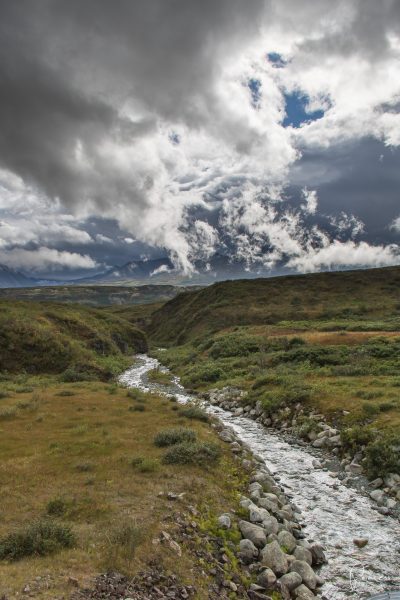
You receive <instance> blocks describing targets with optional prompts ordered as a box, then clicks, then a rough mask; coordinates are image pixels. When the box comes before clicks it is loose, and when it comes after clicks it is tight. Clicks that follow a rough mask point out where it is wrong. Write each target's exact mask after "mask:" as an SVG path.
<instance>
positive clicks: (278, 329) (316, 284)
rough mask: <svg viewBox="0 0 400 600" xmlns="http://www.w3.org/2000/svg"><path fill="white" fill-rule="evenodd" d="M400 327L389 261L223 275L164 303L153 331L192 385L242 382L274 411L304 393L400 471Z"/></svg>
mask: <svg viewBox="0 0 400 600" xmlns="http://www.w3.org/2000/svg"><path fill="white" fill-rule="evenodd" d="M399 329H400V269H399V268H389V269H376V270H370V271H356V272H346V273H323V274H316V275H305V276H298V277H281V278H273V279H261V280H252V281H233V282H225V283H218V284H216V285H214V286H212V287H211V288H207V289H204V290H201V291H199V292H196V293H194V294H191V295H185V294H182V295H181V296H179V297H177V298H175V299H174V300H172V301H170V302H168V303H167V304H165V305H164V306H163V307H162V308H160V309H159V310H158V311H156V312H155V314H154V316H153V319H152V321H151V324H150V327H149V333H150V339H151V341H152V344H153V346H154V348H156V347H158V346H160V345H164V346H167V351H163V352H159V351H157V350H156V349H154V350H153V353H154V354H155V355H158V356H159V358H160V360H161V361H162V362H163V364H165V365H167V366H169V367H170V368H171V369H172V370H173V372H174V373H177V374H179V375H180V376H181V377H182V382H183V384H184V385H185V386H187V387H188V388H190V389H194V390H204V389H209V388H213V387H224V386H226V385H235V386H238V387H240V388H242V389H245V390H246V391H247V392H248V397H247V400H246V402H250V403H252V402H253V403H255V402H256V401H257V400H260V401H261V402H262V404H263V406H264V407H265V408H266V409H267V410H269V411H270V412H271V414H272V413H273V412H274V411H276V410H279V409H280V408H283V407H284V406H288V405H289V406H290V405H293V404H295V403H297V402H301V403H303V404H304V405H305V406H306V407H308V408H309V409H316V410H317V411H319V412H322V413H324V414H326V415H328V416H329V418H330V420H331V421H332V422H333V423H335V424H336V425H339V426H341V427H342V428H343V429H345V430H347V438H346V439H345V442H346V444H347V446H348V447H351V448H352V449H353V450H354V449H356V448H357V446H361V445H363V444H370V445H371V453H373V454H374V456H375V457H376V456H378V458H377V459H376V458H375V463H376V461H378V462H379V461H380V468H381V469H382V470H392V471H393V470H395V471H397V472H400V457H399V453H398V450H397V452H396V451H395V452H394V453H393V452H392V450H391V449H392V448H395V447H397V448H399V447H400V331H399ZM376 432H379V436H380V440H378V436H377V433H376ZM379 444H380V445H379ZM379 456H380V457H381V458H379ZM375 466H376V465H375ZM375 466H374V465H372V466H371V472H372V473H373V472H374V470H375Z"/></svg>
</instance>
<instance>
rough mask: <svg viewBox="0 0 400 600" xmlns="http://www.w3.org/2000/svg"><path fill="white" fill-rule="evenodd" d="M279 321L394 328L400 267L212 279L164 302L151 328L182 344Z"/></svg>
mask: <svg viewBox="0 0 400 600" xmlns="http://www.w3.org/2000/svg"><path fill="white" fill-rule="evenodd" d="M310 321H312V324H311V323H310ZM282 322H283V323H284V325H285V327H286V328H291V329H294V330H296V329H298V328H299V329H307V328H311V329H320V330H335V329H352V330H354V328H356V329H357V330H360V331H363V330H370V329H374V328H375V329H376V328H377V329H378V330H381V329H385V330H394V331H395V330H398V329H400V268H399V267H393V268H392V267H390V268H385V269H371V270H367V271H347V272H340V273H318V274H311V275H296V276H288V277H273V278H270V279H253V280H238V281H225V282H221V283H216V284H215V285H213V286H211V287H209V288H204V289H202V290H200V291H197V292H194V293H183V294H180V295H179V296H178V297H176V298H174V299H173V300H170V301H169V302H167V303H166V304H165V305H164V306H163V307H162V308H161V309H160V310H158V311H156V313H155V314H154V316H153V319H152V323H151V326H150V328H149V332H150V334H151V336H152V337H153V339H154V340H157V342H162V343H167V344H181V343H184V342H185V341H188V340H193V338H195V337H197V336H200V337H201V336H203V335H204V334H206V333H210V332H213V331H214V332H216V331H219V330H221V329H224V328H226V327H232V326H234V325H239V326H243V325H266V324H269V325H276V324H278V323H281V324H282Z"/></svg>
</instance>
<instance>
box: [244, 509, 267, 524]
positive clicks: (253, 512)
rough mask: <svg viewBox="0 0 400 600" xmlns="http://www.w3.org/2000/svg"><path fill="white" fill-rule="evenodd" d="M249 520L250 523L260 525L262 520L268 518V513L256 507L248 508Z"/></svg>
mask: <svg viewBox="0 0 400 600" xmlns="http://www.w3.org/2000/svg"><path fill="white" fill-rule="evenodd" d="M249 509H250V512H249V519H250V521H251V522H252V523H262V522H263V521H264V519H268V518H269V516H270V515H269V512H268V511H267V510H265V508H258V506H255V505H253V506H250V507H249Z"/></svg>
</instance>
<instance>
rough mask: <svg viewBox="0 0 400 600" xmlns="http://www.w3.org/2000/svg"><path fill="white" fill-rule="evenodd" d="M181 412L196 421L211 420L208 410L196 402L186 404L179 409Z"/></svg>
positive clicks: (205, 421)
mask: <svg viewBox="0 0 400 600" xmlns="http://www.w3.org/2000/svg"><path fill="white" fill-rule="evenodd" d="M179 414H181V415H182V416H183V417H186V418H187V419H195V420H196V421H203V422H204V423H207V422H208V421H209V416H208V414H207V413H206V411H205V410H204V409H203V408H201V407H200V406H196V405H195V404H192V405H188V406H185V407H184V408H182V409H181V410H180V411H179Z"/></svg>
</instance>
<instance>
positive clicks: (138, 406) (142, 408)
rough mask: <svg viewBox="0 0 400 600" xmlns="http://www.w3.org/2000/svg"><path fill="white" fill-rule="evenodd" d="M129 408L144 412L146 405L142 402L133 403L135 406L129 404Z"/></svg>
mask: <svg viewBox="0 0 400 600" xmlns="http://www.w3.org/2000/svg"><path fill="white" fill-rule="evenodd" d="M129 410H130V411H133V412H144V411H145V410H146V407H145V406H144V405H143V404H135V406H130V407H129Z"/></svg>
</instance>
